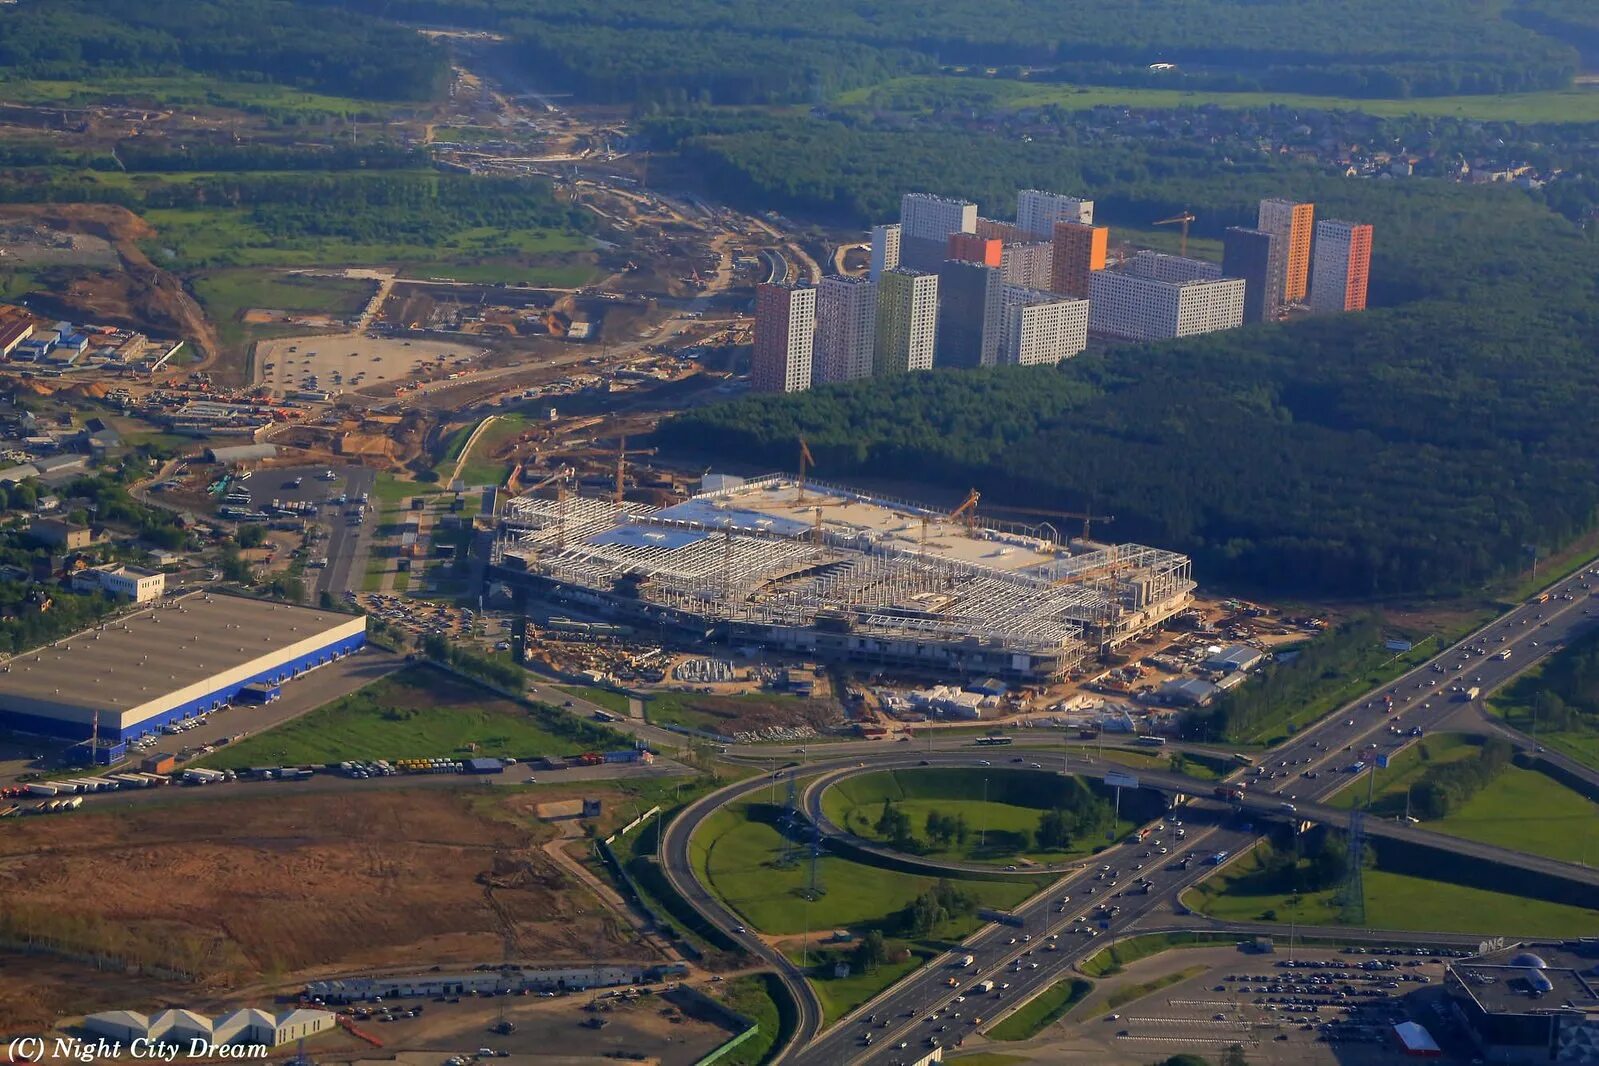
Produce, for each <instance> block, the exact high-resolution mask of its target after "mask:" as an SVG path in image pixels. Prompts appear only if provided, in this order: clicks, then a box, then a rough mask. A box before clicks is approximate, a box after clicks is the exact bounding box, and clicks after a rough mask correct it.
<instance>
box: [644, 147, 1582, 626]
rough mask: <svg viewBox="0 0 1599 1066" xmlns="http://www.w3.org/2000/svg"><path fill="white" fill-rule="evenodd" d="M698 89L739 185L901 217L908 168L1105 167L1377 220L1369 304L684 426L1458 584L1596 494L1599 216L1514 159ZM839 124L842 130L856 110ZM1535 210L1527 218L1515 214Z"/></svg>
mask: <svg viewBox="0 0 1599 1066" xmlns="http://www.w3.org/2000/svg"><path fill="white" fill-rule="evenodd" d="M730 127H731V128H730V130H729V131H727V132H722V131H719V130H718V129H717V120H715V119H712V118H708V117H703V116H701V117H694V118H685V119H680V120H677V121H676V122H675V123H670V124H663V125H662V126H660V127H657V129H658V130H660V131H661V132H660V134H659V135H660V136H661V137H663V138H676V143H678V144H679V145H681V146H682V147H683V150H684V152H685V155H686V156H687V157H688V158H689V159H691V160H693V161H694V162H695V163H696V164H701V165H702V166H703V172H704V173H705V174H706V178H707V180H708V181H712V182H715V183H716V184H717V185H718V186H719V187H721V188H723V189H726V190H728V191H729V194H730V195H732V196H734V197H740V196H758V195H767V196H769V197H770V199H769V200H768V201H767V202H768V203H769V204H770V205H773V206H778V207H781V208H784V209H787V210H792V211H795V212H796V213H814V214H828V215H831V216H832V217H834V218H840V217H843V218H849V219H853V220H858V221H863V222H864V221H866V220H868V219H876V220H881V219H884V218H892V217H894V214H895V213H896V211H897V201H898V197H899V195H900V194H901V193H903V192H906V191H910V190H916V189H925V190H927V191H932V192H939V193H943V194H945V195H958V196H966V197H969V198H972V199H975V200H977V201H978V203H979V205H980V207H981V209H982V210H983V212H984V213H985V214H989V215H991V216H999V217H1004V216H1005V215H1007V214H1009V212H1010V210H1012V207H1011V205H1012V203H1013V202H1014V195H1015V189H1017V188H1018V187H1024V186H1026V185H1032V184H1038V185H1040V186H1042V187H1045V188H1056V189H1064V190H1071V191H1074V192H1080V193H1083V194H1086V195H1089V196H1091V197H1093V198H1094V199H1095V200H1096V201H1097V203H1098V207H1097V212H1098V214H1099V217H1100V218H1102V219H1104V220H1108V221H1111V222H1112V224H1113V225H1112V229H1113V231H1114V229H1115V226H1114V222H1115V221H1116V220H1117V219H1129V220H1134V221H1136V222H1139V223H1141V224H1143V225H1147V224H1148V222H1149V221H1150V220H1153V219H1157V218H1161V217H1164V216H1165V215H1166V214H1170V213H1174V212H1175V211H1178V210H1181V209H1183V208H1184V207H1188V208H1190V209H1192V210H1193V211H1194V212H1195V213H1196V214H1197V215H1198V216H1199V218H1200V220H1201V221H1200V222H1199V223H1198V224H1197V225H1196V231H1197V232H1199V233H1201V234H1204V235H1219V233H1220V232H1221V230H1222V229H1223V228H1224V227H1226V226H1228V225H1238V224H1251V223H1252V222H1253V220H1254V214H1255V205H1256V202H1257V200H1258V199H1259V198H1262V197H1265V196H1288V197H1292V198H1299V199H1308V200H1314V201H1315V202H1316V203H1317V205H1318V207H1317V210H1318V217H1336V218H1348V219H1355V220H1359V221H1366V222H1371V223H1372V224H1373V225H1374V226H1375V230H1376V237H1375V247H1374V252H1373V258H1372V274H1371V304H1372V307H1373V310H1370V311H1367V312H1365V313H1362V314H1350V315H1338V316H1326V317H1319V318H1312V319H1307V320H1304V321H1299V322H1295V323H1291V324H1284V325H1264V326H1257V327H1249V328H1245V329H1238V330H1232V331H1229V332H1226V333H1219V334H1212V335H1208V336H1203V337H1196V338H1188V339H1185V340H1181V341H1174V342H1164V343H1160V344H1150V345H1125V346H1119V347H1115V348H1111V349H1108V350H1104V351H1095V352H1091V353H1088V354H1085V355H1082V356H1079V357H1077V358H1075V359H1071V360H1068V361H1066V362H1064V363H1063V364H1062V365H1061V366H1060V367H1058V368H996V369H989V370H979V371H937V372H933V373H926V374H912V375H901V376H899V377H896V378H891V379H875V380H869V381H865V382H858V383H852V384H849V385H844V386H829V387H824V388H818V389H813V390H811V391H809V392H805V393H800V394H794V395H790V396H784V397H754V396H752V397H748V398H744V399H741V400H738V401H735V402H733V403H728V404H721V405H711V406H705V407H702V408H698V409H696V410H694V411H691V412H688V413H686V414H684V415H682V416H680V417H678V418H677V419H674V420H672V421H670V422H668V423H666V424H665V425H664V426H663V427H662V428H661V430H660V432H659V434H658V436H659V438H660V442H661V443H662V444H663V445H664V446H666V447H668V448H670V449H673V450H676V451H679V452H692V453H694V454H696V455H702V456H710V457H715V456H718V455H721V456H725V455H737V456H739V457H740V458H741V459H743V460H745V461H748V462H761V463H765V464H769V465H770V466H771V467H772V468H773V469H787V467H788V466H789V465H790V464H791V463H792V453H793V449H794V441H795V439H796V438H797V437H800V436H804V437H805V438H806V440H807V441H808V442H809V444H810V448H811V451H812V452H813V453H814V454H815V456H816V458H817V461H818V466H817V470H818V473H819V474H822V473H823V472H825V476H828V477H846V478H847V477H850V476H853V475H861V476H868V477H873V478H884V479H894V480H901V481H904V480H912V481H920V482H923V483H926V484H928V485H931V486H936V487H939V488H942V489H944V490H947V491H950V492H963V491H965V490H966V489H967V488H969V487H971V486H974V485H975V486H977V487H978V488H980V489H981V490H982V492H983V494H984V499H985V501H990V500H991V501H992V502H993V503H994V504H999V505H1002V504H1003V503H1005V502H1007V501H1010V502H1015V503H1018V504H1024V505H1027V506H1037V507H1048V508H1051V509H1064V510H1080V509H1083V508H1085V507H1086V508H1092V509H1097V510H1101V511H1104V512H1106V513H1114V514H1115V515H1116V516H1117V525H1116V527H1115V533H1116V536H1117V537H1118V539H1122V538H1125V539H1129V540H1134V541H1139V542H1143V543H1150V544H1157V545H1161V546H1166V547H1172V548H1176V549H1179V550H1182V551H1186V552H1188V553H1190V554H1192V555H1193V556H1194V557H1195V561H1196V572H1197V573H1198V574H1199V575H1200V577H1201V579H1202V580H1206V581H1209V580H1222V581H1228V582H1234V583H1240V584H1245V585H1248V586H1251V587H1255V588H1268V587H1269V588H1272V589H1275V590H1276V591H1278V592H1285V591H1287V592H1294V593H1308V594H1331V595H1340V596H1373V595H1377V596H1381V595H1390V594H1397V593H1415V592H1455V591H1461V590H1464V589H1468V588H1475V587H1480V585H1481V584H1482V583H1483V582H1484V581H1486V580H1489V579H1491V578H1493V577H1495V576H1497V575H1500V574H1503V573H1506V572H1507V571H1514V570H1515V569H1517V568H1519V567H1520V566H1522V565H1523V564H1524V563H1525V561H1526V558H1527V550H1526V546H1527V545H1529V544H1536V545H1539V546H1541V547H1542V548H1544V549H1549V548H1554V547H1558V546H1559V545H1561V544H1564V543H1566V542H1568V541H1569V540H1570V539H1571V538H1573V537H1575V536H1576V535H1578V534H1579V533H1581V532H1583V531H1585V530H1587V529H1589V528H1591V527H1592V525H1593V524H1594V522H1595V520H1596V518H1599V484H1596V483H1595V481H1594V479H1593V477H1592V473H1591V471H1592V461H1593V459H1592V457H1593V456H1594V455H1596V454H1599V426H1596V425H1595V424H1594V422H1593V420H1592V419H1589V418H1587V417H1586V414H1585V412H1586V411H1588V410H1591V409H1592V408H1593V406H1594V405H1596V404H1599V364H1596V363H1595V362H1594V360H1593V359H1592V358H1591V352H1592V351H1593V350H1594V348H1595V347H1596V346H1599V312H1596V310H1595V309H1596V307H1599V304H1596V302H1595V295H1596V293H1595V288H1596V285H1595V279H1596V277H1599V246H1596V245H1595V243H1594V242H1592V241H1590V240H1588V239H1586V238H1585V237H1584V235H1583V234H1582V232H1581V231H1580V230H1579V229H1577V228H1576V227H1575V226H1573V225H1571V224H1570V223H1569V222H1567V221H1566V220H1564V219H1562V218H1560V217H1559V216H1557V215H1555V214H1554V213H1552V212H1550V211H1549V210H1548V209H1547V208H1545V207H1544V206H1543V205H1541V204H1539V203H1537V202H1536V201H1535V200H1533V199H1532V198H1530V197H1528V196H1526V195H1524V194H1522V193H1520V192H1519V191H1518V190H1515V189H1507V188H1503V187H1501V188H1493V187H1482V186H1473V187H1466V186H1456V185H1452V184H1447V183H1443V182H1432V181H1408V182H1403V183H1398V182H1395V183H1376V182H1361V181H1350V180H1345V179H1341V178H1340V179H1333V178H1328V177H1324V176H1320V175H1315V174H1312V173H1309V172H1307V171H1305V170H1303V169H1301V168H1298V167H1295V166H1292V165H1287V164H1269V163H1265V162H1261V163H1258V164H1253V163H1252V164H1249V165H1228V164H1227V163H1226V162H1225V161H1216V160H1211V159H1208V158H1206V156H1205V151H1206V150H1205V149H1204V148H1203V147H1202V146H1201V147H1192V146H1177V147H1174V148H1172V149H1170V150H1162V149H1159V148H1153V147H1151V148H1144V149H1134V148H1126V149H1123V150H1120V151H1116V150H1096V151H1087V150H1077V149H1073V148H1070V147H1063V146H1058V145H1039V144H1019V143H1014V142H1009V143H1008V142H1004V141H1001V140H999V139H997V138H985V137H982V136H980V135H968V134H965V133H960V134H955V133H943V132H939V131H927V130H912V131H904V132H899V133H896V132H893V131H885V130H876V131H873V132H871V133H870V134H867V133H865V132H862V131H856V130H853V129H851V128H849V127H846V126H844V125H841V124H838V123H826V122H814V121H809V120H801V121H787V122H778V123H772V122H770V121H769V120H768V121H765V122H762V121H761V120H758V119H755V118H752V117H750V116H734V117H733V119H732V121H731V123H730ZM829 136H830V137H831V139H829ZM1506 233H1515V234H1516V238H1517V239H1516V240H1514V241H1507V240H1505V239H1504V236H1505V234H1506Z"/></svg>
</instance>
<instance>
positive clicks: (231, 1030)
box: [83, 1007, 337, 1057]
mask: <svg viewBox="0 0 1599 1066" xmlns="http://www.w3.org/2000/svg"><path fill="white" fill-rule="evenodd" d="M336 1025H337V1023H336V1022H335V1020H334V1017H333V1012H332V1011H325V1010H309V1009H305V1008H300V1009H297V1010H291V1011H285V1012H284V1013H282V1014H270V1013H268V1012H267V1011H264V1010H257V1009H255V1008H253V1007H252V1008H247V1009H245V1010H237V1011H234V1012H233V1013H232V1014H224V1015H221V1016H219V1017H216V1018H211V1017H209V1016H207V1015H204V1014H199V1013H196V1012H195V1011H192V1010H164V1011H160V1012H158V1013H156V1014H151V1015H145V1014H141V1013H139V1012H138V1011H131V1010H113V1011H105V1012H103V1013H100V1014H91V1015H89V1016H88V1017H86V1018H84V1019H83V1027H84V1028H85V1029H86V1030H88V1031H89V1032H90V1033H91V1034H93V1035H94V1036H99V1037H104V1038H105V1039H107V1040H118V1041H122V1042H123V1043H131V1042H132V1041H134V1040H146V1041H151V1042H159V1041H165V1042H167V1043H177V1044H184V1045H186V1044H187V1043H188V1042H189V1041H192V1040H203V1041H205V1042H206V1043H207V1044H215V1045H223V1044H258V1045H261V1046H264V1047H279V1046H281V1045H283V1044H288V1043H292V1042H294V1041H296V1040H303V1039H305V1038H306V1037H311V1036H316V1035H317V1034H318V1033H325V1032H329V1031H331V1030H333V1029H334V1028H336ZM205 1057H209V1056H205Z"/></svg>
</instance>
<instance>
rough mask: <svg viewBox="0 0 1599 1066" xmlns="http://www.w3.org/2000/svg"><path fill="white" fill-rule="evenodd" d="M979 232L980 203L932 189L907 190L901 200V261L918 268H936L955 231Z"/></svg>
mask: <svg viewBox="0 0 1599 1066" xmlns="http://www.w3.org/2000/svg"><path fill="white" fill-rule="evenodd" d="M976 232H977V205H976V204H974V203H971V202H969V201H967V200H950V199H947V198H945V197H943V196H933V195H931V194H930V193H924V192H912V193H906V194H905V195H904V196H903V197H901V198H900V202H899V261H900V264H901V265H903V266H907V267H912V268H914V269H916V270H937V269H938V264H940V263H942V262H943V261H944V258H945V256H946V255H947V254H948V251H949V237H950V234H952V233H976Z"/></svg>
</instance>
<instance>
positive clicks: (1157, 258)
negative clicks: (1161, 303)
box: [1131, 248, 1221, 282]
mask: <svg viewBox="0 0 1599 1066" xmlns="http://www.w3.org/2000/svg"><path fill="white" fill-rule="evenodd" d="M1131 269H1132V272H1133V273H1134V274H1137V275H1138V276H1139V277H1141V278H1154V279H1155V280H1156V281H1172V282H1182V281H1214V280H1215V279H1217V278H1219V277H1221V266H1220V264H1218V263H1212V262H1211V261H1210V260H1208V259H1190V258H1188V257H1186V256H1181V255H1167V254H1166V253H1165V252H1152V251H1150V250H1149V249H1147V248H1145V249H1142V250H1140V251H1139V252H1138V254H1137V255H1135V256H1133V262H1132V268H1131Z"/></svg>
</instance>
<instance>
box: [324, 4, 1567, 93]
mask: <svg viewBox="0 0 1599 1066" xmlns="http://www.w3.org/2000/svg"><path fill="white" fill-rule="evenodd" d="M303 2H307V3H321V4H326V5H328V6H331V7H337V8H340V9H354V10H359V11H366V12H371V13H374V14H380V15H382V16H384V17H388V18H396V19H406V20H408V21H415V22H420V23H426V24H430V25H443V24H449V25H473V26H480V27H485V28H493V29H496V30H499V31H501V32H505V33H508V34H510V35H511V36H513V37H514V38H515V39H516V41H517V42H518V47H520V48H522V50H523V58H524V60H525V61H527V62H528V63H529V65H530V67H531V69H533V70H535V71H536V72H537V73H538V74H540V75H542V74H544V73H545V72H546V70H547V69H550V70H553V72H554V73H555V74H556V75H557V76H559V77H561V78H563V79H564V80H565V82H566V84H568V85H569V86H572V87H576V88H580V89H581V90H582V91H584V92H586V93H592V94H594V95H596V96H599V97H602V98H605V99H623V98H626V97H627V94H628V92H629V91H630V90H636V91H639V92H641V93H642V94H644V95H643V96H642V99H651V98H657V97H661V96H665V97H669V98H679V99H682V98H687V99H701V98H704V99H709V100H710V101H712V102H715V103H719V104H740V103H755V102H762V101H766V100H769V99H771V94H772V93H773V92H774V91H775V90H776V89H777V88H779V87H784V86H786V89H785V91H786V92H787V94H788V97H787V98H788V99H790V100H795V101H810V100H812V99H814V92H815V90H816V84H815V83H814V82H813V81H812V80H811V78H812V77H813V76H816V77H820V78H821V79H822V80H823V81H826V82H832V83H835V84H837V83H841V82H842V81H843V79H844V78H845V77H846V76H848V75H850V69H849V68H850V67H852V66H854V65H857V64H862V65H866V66H873V67H882V68H885V69H892V68H896V67H899V66H900V65H901V64H903V67H902V69H904V70H907V71H908V70H915V69H918V68H921V67H924V66H926V65H928V64H932V63H937V64H943V65H952V64H972V65H1018V66H1020V65H1025V66H1028V67H1030V68H1038V67H1044V68H1049V67H1052V66H1054V67H1059V68H1060V72H1062V73H1066V74H1070V75H1071V76H1073V77H1076V78H1083V77H1095V76H1096V75H1099V76H1102V80H1111V81H1117V80H1121V79H1123V78H1125V77H1127V76H1129V75H1131V74H1134V73H1136V72H1142V71H1145V70H1146V69H1147V67H1148V65H1149V64H1150V63H1152V62H1156V61H1163V62H1171V63H1178V64H1182V65H1183V67H1184V74H1183V75H1182V76H1189V75H1188V72H1189V69H1190V68H1192V72H1193V74H1195V75H1202V76H1206V77H1213V76H1217V75H1220V76H1224V77H1227V78H1230V79H1232V82H1233V84H1234V85H1235V87H1237V88H1255V89H1259V88H1271V89H1290V88H1291V89H1295V90H1298V91H1314V92H1337V93H1341V94H1347V95H1368V96H1405V95H1411V94H1417V95H1436V94H1449V93H1474V92H1506V91H1515V90H1521V89H1538V88H1553V87H1557V86H1562V85H1565V84H1567V83H1568V82H1569V81H1570V80H1571V77H1572V75H1573V74H1574V73H1575V71H1576V68H1577V53H1576V51H1575V50H1574V49H1573V48H1572V47H1571V46H1570V45H1568V44H1567V43H1566V42H1565V41H1564V40H1561V39H1558V38H1556V37H1551V36H1548V35H1545V34H1543V33H1541V32H1539V27H1538V26H1537V25H1535V24H1532V23H1528V24H1527V25H1522V24H1518V23H1517V22H1515V21H1512V20H1510V19H1506V18H1502V17H1500V13H1499V12H1500V5H1488V4H1480V3H1477V2H1475V0H1339V2H1337V3H1323V2H1318V0H1121V2H1119V3H1115V2H1113V3H1104V2H1098V0H1011V2H1009V3H1003V4H995V3H990V2H988V0H940V2H938V3H926V2H922V3H905V2H904V0H817V2H816V3H811V4H804V5H795V6H793V7H784V6H782V5H777V6H770V5H753V4H748V3H741V2H737V0H678V2H677V3H672V4H660V3H656V2H654V0H606V2H605V3H600V4H596V3H591V2H589V0H303ZM1524 2H1526V3H1531V4H1542V5H1548V4H1551V3H1562V2H1568V3H1569V2H1570V0H1524ZM556 41H559V42H560V44H561V47H560V48H557V47H556V46H555V44H553V43H552V42H556ZM869 51H875V52H877V53H879V56H878V58H877V59H875V60H869V59H867V58H866V53H867V52H869ZM828 53H835V54H836V55H838V56H840V57H846V58H847V62H844V63H840V62H838V61H836V60H834V59H833V58H831V57H830V56H829V55H828ZM757 57H759V59H760V60H763V61H765V60H770V61H772V62H773V63H775V64H777V65H779V66H780V67H781V68H783V69H778V70H770V71H765V72H757V71H756V70H755V67H754V66H753V65H752V62H751V61H752V59H755V58H757ZM547 63H553V67H546V66H545V64H547ZM856 83H857V84H860V83H861V82H859V81H857V82H856ZM632 99H635V100H637V99H641V97H639V96H634V97H632Z"/></svg>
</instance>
